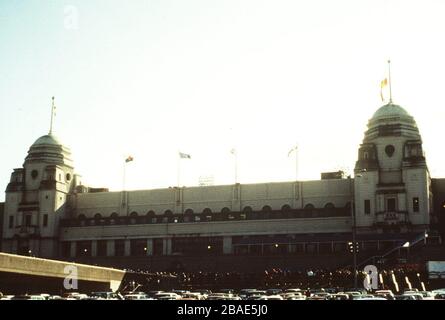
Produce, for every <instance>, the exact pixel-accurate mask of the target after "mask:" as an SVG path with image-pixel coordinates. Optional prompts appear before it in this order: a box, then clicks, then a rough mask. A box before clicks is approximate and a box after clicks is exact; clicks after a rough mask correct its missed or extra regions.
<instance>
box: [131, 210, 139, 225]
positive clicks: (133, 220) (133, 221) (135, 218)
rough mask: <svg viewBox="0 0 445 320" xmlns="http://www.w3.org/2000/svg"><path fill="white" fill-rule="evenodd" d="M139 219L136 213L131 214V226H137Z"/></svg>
mask: <svg viewBox="0 0 445 320" xmlns="http://www.w3.org/2000/svg"><path fill="white" fill-rule="evenodd" d="M137 218H138V213H137V212H136V211H133V212H132V213H130V224H136V222H137Z"/></svg>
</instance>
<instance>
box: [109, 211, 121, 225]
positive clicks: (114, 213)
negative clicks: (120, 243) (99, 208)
mask: <svg viewBox="0 0 445 320" xmlns="http://www.w3.org/2000/svg"><path fill="white" fill-rule="evenodd" d="M118 217H119V215H118V214H117V213H116V212H113V213H112V214H111V215H110V224H116V220H117V218H118Z"/></svg>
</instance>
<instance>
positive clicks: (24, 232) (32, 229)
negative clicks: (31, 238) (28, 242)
mask: <svg viewBox="0 0 445 320" xmlns="http://www.w3.org/2000/svg"><path fill="white" fill-rule="evenodd" d="M15 229H16V234H17V235H19V236H28V235H38V234H39V227H38V226H26V225H25V226H17V227H16V228H15Z"/></svg>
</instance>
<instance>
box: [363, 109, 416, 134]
mask: <svg viewBox="0 0 445 320" xmlns="http://www.w3.org/2000/svg"><path fill="white" fill-rule="evenodd" d="M385 132H387V133H388V135H396V136H397V135H399V136H406V137H409V138H413V139H420V134H419V129H418V128H417V124H416V121H415V120H414V118H413V117H412V116H411V115H410V114H409V113H408V112H407V111H406V110H405V109H404V108H402V107H401V106H399V105H396V104H393V103H392V102H390V103H388V104H385V105H384V106H382V107H380V108H379V109H378V110H377V111H376V112H375V113H374V115H373V116H372V118H371V119H370V120H369V122H368V130H367V131H366V133H365V139H364V142H367V141H370V140H373V139H375V138H377V137H378V136H383V135H386V134H385ZM389 133H391V134H389Z"/></svg>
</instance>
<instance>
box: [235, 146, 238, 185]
mask: <svg viewBox="0 0 445 320" xmlns="http://www.w3.org/2000/svg"><path fill="white" fill-rule="evenodd" d="M237 183H238V152H237V151H236V150H235V184H237Z"/></svg>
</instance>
